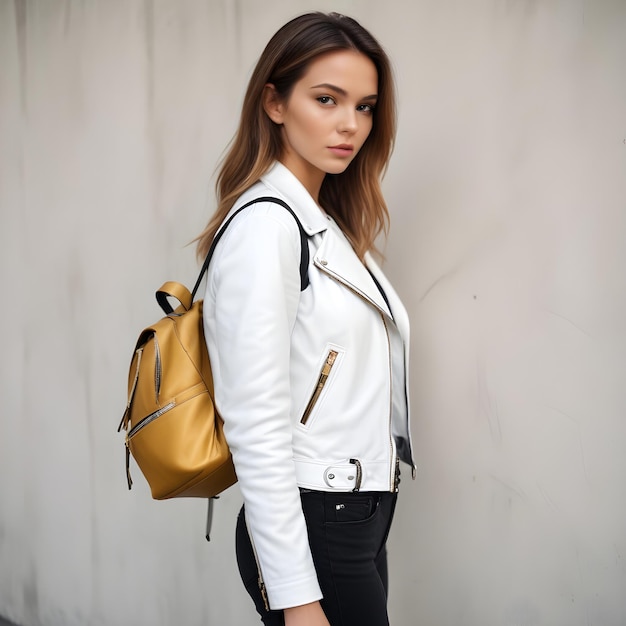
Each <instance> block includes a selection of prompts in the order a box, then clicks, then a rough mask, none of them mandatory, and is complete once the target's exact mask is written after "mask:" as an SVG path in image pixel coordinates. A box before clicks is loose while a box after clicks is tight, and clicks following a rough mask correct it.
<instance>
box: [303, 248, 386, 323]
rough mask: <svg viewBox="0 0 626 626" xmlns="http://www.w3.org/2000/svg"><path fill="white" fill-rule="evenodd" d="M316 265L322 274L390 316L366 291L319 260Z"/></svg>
mask: <svg viewBox="0 0 626 626" xmlns="http://www.w3.org/2000/svg"><path fill="white" fill-rule="evenodd" d="M314 263H315V266H316V267H317V268H318V269H320V270H321V271H322V272H325V273H326V274H328V275H329V276H332V277H333V278H334V279H335V280H336V281H338V282H340V283H341V284H342V285H345V286H346V287H347V288H348V289H350V291H352V292H353V293H355V294H356V295H357V296H360V297H361V298H363V300H366V301H367V302H369V303H370V304H371V305H372V306H375V307H376V308H377V309H378V310H379V311H380V312H381V313H383V314H385V315H388V313H387V312H386V311H385V310H384V309H383V308H381V306H380V305H379V304H378V303H376V302H374V300H372V299H371V298H370V297H369V296H368V295H367V294H366V293H365V292H364V291H361V290H360V289H359V288H358V287H355V286H354V285H353V284H352V283H350V282H348V281H347V280H346V279H345V278H344V277H343V276H340V275H339V274H336V273H335V272H333V271H332V270H329V269H328V267H327V266H326V265H324V264H323V263H321V262H319V261H318V260H317V259H315V261H314Z"/></svg>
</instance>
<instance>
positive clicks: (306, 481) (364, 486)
mask: <svg viewBox="0 0 626 626" xmlns="http://www.w3.org/2000/svg"><path fill="white" fill-rule="evenodd" d="M294 465H295V469H296V480H297V482H298V486H299V487H304V488H306V489H315V490H317V491H391V490H392V489H391V480H390V467H389V462H388V461H367V460H361V459H349V460H348V461H345V462H342V461H339V462H336V461H319V460H316V461H311V460H308V459H294Z"/></svg>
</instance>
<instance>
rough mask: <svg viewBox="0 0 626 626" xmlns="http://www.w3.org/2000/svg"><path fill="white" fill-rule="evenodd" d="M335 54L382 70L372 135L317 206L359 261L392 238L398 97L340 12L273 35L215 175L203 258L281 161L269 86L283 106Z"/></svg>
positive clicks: (381, 63) (374, 52)
mask: <svg viewBox="0 0 626 626" xmlns="http://www.w3.org/2000/svg"><path fill="white" fill-rule="evenodd" d="M335 50H356V51H358V52H360V53H362V54H364V55H365V56H367V57H368V58H369V59H370V60H371V61H372V62H373V63H374V65H375V66H376V70H377V72H378V101H377V104H376V108H375V110H374V114H373V124H372V130H371V132H370V134H369V136H368V138H367V140H366V141H365V143H364V144H363V147H362V148H361V150H360V151H359V153H358V154H357V156H356V157H355V158H354V160H353V161H352V163H350V165H349V166H348V168H347V169H346V170H345V171H344V172H342V173H341V174H327V175H326V176H325V177H324V181H323V183H322V186H321V189H320V194H319V202H320V205H321V206H322V207H323V208H324V210H325V211H326V212H327V213H329V214H330V215H332V216H333V218H334V219H335V220H336V221H337V222H338V223H339V224H340V226H341V228H342V230H343V231H344V233H345V234H346V236H347V237H348V238H349V239H350V241H351V243H352V245H353V247H354V249H355V251H356V253H357V254H358V255H359V257H360V258H363V255H364V254H365V253H366V252H367V251H368V250H370V249H373V248H374V240H375V239H376V237H377V235H378V234H379V233H380V232H381V231H383V230H384V231H385V233H386V232H387V226H388V222H389V213H388V211H387V205H386V204H385V200H384V198H383V195H382V192H381V188H380V180H381V178H382V176H383V174H384V172H385V169H386V166H387V163H388V161H389V157H390V156H391V151H392V149H393V142H394V138H395V130H396V105H395V91H394V83H393V75H392V70H391V64H390V62H389V59H388V57H387V54H386V53H385V51H384V50H383V49H382V47H381V46H380V44H379V43H378V42H377V41H376V39H374V37H372V35H371V34H370V33H369V32H368V31H367V30H365V29H364V28H363V27H362V26H361V25H360V24H359V23H358V22H357V21H356V20H354V19H352V18H350V17H347V16H344V15H339V14H338V13H329V14H326V13H320V12H314V13H306V14H304V15H301V16H299V17H296V18H294V19H293V20H291V21H290V22H288V23H287V24H285V25H284V26H283V27H282V28H281V29H280V30H278V32H277V33H276V34H275V35H274V36H273V37H272V39H271V40H270V41H269V43H268V44H267V46H266V48H265V50H264V51H263V54H261V57H260V58H259V61H258V63H257V65H256V67H255V69H254V72H253V74H252V77H251V78H250V82H249V84H248V89H247V91H246V95H245V98H244V102H243V107H242V112H241V118H240V122H239V128H238V130H237V133H236V135H235V137H234V138H233V141H232V142H231V145H230V149H229V150H228V152H227V154H226V156H225V157H224V159H223V161H222V164H221V168H220V171H219V174H218V177H217V183H216V191H217V198H218V207H217V210H216V212H215V214H214V215H213V217H212V218H211V220H210V221H209V223H208V224H207V226H206V228H205V229H204V231H203V232H202V233H201V234H200V235H199V237H198V238H197V241H198V249H197V253H198V256H199V257H200V258H202V257H204V256H205V255H206V253H207V252H208V249H209V247H210V245H211V241H212V239H213V236H214V235H215V233H216V231H217V230H218V228H219V227H220V224H221V223H222V222H223V221H224V218H225V217H226V215H227V213H228V212H229V211H230V209H231V208H232V206H233V204H234V203H235V202H236V200H237V198H238V197H239V196H240V195H241V194H242V193H243V192H244V191H246V190H247V189H249V188H250V187H251V186H252V185H254V183H256V182H257V181H258V180H259V179H260V178H261V176H263V174H265V172H267V171H268V169H269V168H270V167H271V165H272V164H273V163H274V162H275V161H277V160H280V157H281V154H282V150H283V145H282V137H281V130H280V126H279V125H277V124H275V123H274V122H272V120H270V118H269V117H268V116H267V114H266V112H265V109H264V107H263V92H264V88H265V85H266V84H268V83H271V84H273V85H274V87H275V89H276V92H277V94H278V96H279V97H280V98H281V99H284V100H285V101H286V100H287V99H288V98H289V95H290V94H291V90H292V88H293V86H294V84H295V83H296V82H298V80H300V78H301V77H302V76H303V74H304V73H305V72H306V69H307V67H308V65H309V63H311V61H313V60H314V59H315V58H316V57H318V56H319V55H321V54H324V53H327V52H332V51H335Z"/></svg>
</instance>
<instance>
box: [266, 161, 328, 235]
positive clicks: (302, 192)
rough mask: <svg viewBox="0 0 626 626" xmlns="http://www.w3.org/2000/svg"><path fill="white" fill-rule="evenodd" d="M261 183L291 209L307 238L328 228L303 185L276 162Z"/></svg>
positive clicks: (322, 214) (321, 213) (318, 208)
mask: <svg viewBox="0 0 626 626" xmlns="http://www.w3.org/2000/svg"><path fill="white" fill-rule="evenodd" d="M261 181H262V182H263V184H264V185H265V186H266V187H268V188H269V189H270V190H271V191H273V192H274V193H275V194H276V195H277V196H279V197H281V198H283V199H284V200H285V202H286V203H287V204H288V205H289V206H290V207H291V208H292V209H293V211H294V213H296V215H297V216H298V218H299V219H300V221H301V222H302V227H303V228H304V230H305V231H306V233H307V234H308V235H309V236H311V235H315V234H316V233H321V232H322V231H324V230H326V229H327V228H328V218H327V217H326V216H325V215H324V213H323V212H322V210H321V209H320V207H319V206H318V205H317V203H316V202H315V200H313V198H312V197H311V194H310V193H309V192H308V191H307V190H306V189H305V187H304V185H303V184H302V183H301V182H300V181H299V180H298V179H297V178H296V176H295V175H294V174H292V173H291V171H290V170H288V169H287V168H286V167H285V166H284V165H283V164H282V163H280V162H279V161H276V163H274V165H272V167H271V168H270V169H269V170H268V171H267V172H266V173H265V174H264V175H263V176H261Z"/></svg>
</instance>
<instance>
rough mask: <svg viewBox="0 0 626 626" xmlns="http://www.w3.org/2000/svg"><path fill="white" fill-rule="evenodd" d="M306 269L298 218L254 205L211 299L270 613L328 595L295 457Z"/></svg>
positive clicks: (218, 377)
mask: <svg viewBox="0 0 626 626" xmlns="http://www.w3.org/2000/svg"><path fill="white" fill-rule="evenodd" d="M299 266H300V239H299V231H298V227H297V224H296V222H295V220H294V219H293V217H292V216H291V215H290V214H289V213H288V212H287V211H285V210H284V209H283V208H281V207H278V206H276V205H273V204H257V205H253V206H252V207H250V208H249V209H246V210H245V211H243V212H242V213H241V214H240V215H238V216H237V218H235V220H233V222H232V223H231V224H230V226H229V227H228V231H227V232H226V233H225V234H224V237H223V238H222V241H221V242H220V244H219V245H218V247H217V248H216V254H215V257H214V258H213V259H212V261H211V268H210V272H209V280H208V281H207V294H206V298H205V329H206V332H207V345H208V347H209V355H210V358H211V365H212V369H213V375H214V383H215V402H216V406H217V409H218V412H219V414H220V415H221V416H222V419H223V420H224V431H225V434H226V439H227V441H228V444H229V446H230V448H231V451H232V454H233V460H234V463H235V468H236V470H237V476H238V479H239V486H240V489H241V492H242V494H243V498H244V503H245V507H246V521H247V524H248V528H249V531H250V534H251V538H252V541H253V544H254V547H255V549H256V553H257V558H258V561H259V566H260V568H261V572H262V574H263V578H264V581H265V586H266V590H267V594H268V599H269V603H270V607H271V608H272V609H282V608H287V607H290V606H296V605H300V604H305V603H308V602H312V601H315V600H318V599H320V598H321V597H322V594H321V591H320V588H319V584H318V581H317V576H316V572H315V568H314V565H313V560H312V557H311V552H310V549H309V544H308V538H307V530H306V525H305V520H304V516H303V513H302V505H301V501H300V492H299V489H298V486H297V483H296V478H295V470H294V464H293V453H292V421H291V393H290V383H289V374H290V372H289V369H290V344H291V331H292V329H293V325H294V322H295V318H296V314H297V309H298V303H299V299H300V274H299ZM207 300H210V302H211V304H212V305H213V306H212V307H211V306H207V305H206V301H207ZM211 308H212V310H213V315H214V317H213V319H211Z"/></svg>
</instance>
